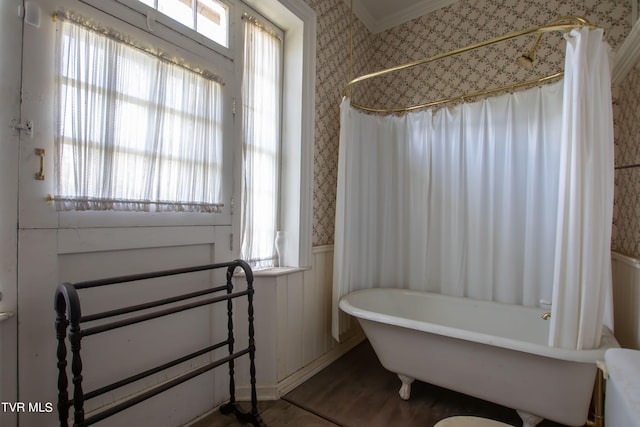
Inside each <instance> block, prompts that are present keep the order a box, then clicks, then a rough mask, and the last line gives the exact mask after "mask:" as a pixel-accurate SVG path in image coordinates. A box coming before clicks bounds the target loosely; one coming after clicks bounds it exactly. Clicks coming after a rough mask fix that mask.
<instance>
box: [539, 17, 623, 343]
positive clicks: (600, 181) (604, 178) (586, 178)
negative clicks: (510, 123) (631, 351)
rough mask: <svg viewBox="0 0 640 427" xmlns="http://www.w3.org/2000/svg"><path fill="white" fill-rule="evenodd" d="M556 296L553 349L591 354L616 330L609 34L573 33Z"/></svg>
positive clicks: (566, 98) (566, 93)
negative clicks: (605, 333)
mask: <svg viewBox="0 0 640 427" xmlns="http://www.w3.org/2000/svg"><path fill="white" fill-rule="evenodd" d="M566 39H567V52H566V60H565V87H564V108H563V113H562V115H563V123H562V134H561V135H562V153H561V162H560V183H559V184H560V191H559V199H558V200H559V206H558V210H559V212H558V229H557V241H556V249H555V254H556V255H555V256H556V260H555V271H554V276H553V282H554V293H553V307H552V315H551V335H550V341H549V344H550V345H553V346H557V347H564V348H577V349H589V348H594V347H597V346H598V345H599V343H600V337H601V329H602V324H603V323H604V324H605V325H607V326H609V327H610V328H611V329H613V308H612V297H611V252H610V248H611V222H612V216H613V186H614V183H613V176H614V173H613V172H614V160H613V113H612V107H611V77H610V69H609V54H610V49H609V45H608V44H607V43H606V42H605V41H604V38H603V31H602V30H595V31H589V30H587V29H581V30H573V31H571V33H570V34H568V35H567V36H566Z"/></svg>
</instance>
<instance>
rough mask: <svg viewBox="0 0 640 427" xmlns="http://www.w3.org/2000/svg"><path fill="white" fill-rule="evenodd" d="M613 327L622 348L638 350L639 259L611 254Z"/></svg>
mask: <svg viewBox="0 0 640 427" xmlns="http://www.w3.org/2000/svg"><path fill="white" fill-rule="evenodd" d="M611 269H612V273H613V312H614V320H613V327H614V330H615V336H616V339H617V340H618V342H619V343H620V345H621V346H622V347H625V348H635V349H640V259H638V258H635V257H630V256H627V255H623V254H621V253H618V252H611Z"/></svg>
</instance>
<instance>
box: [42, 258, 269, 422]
mask: <svg viewBox="0 0 640 427" xmlns="http://www.w3.org/2000/svg"><path fill="white" fill-rule="evenodd" d="M238 267H240V268H242V270H244V275H245V278H246V282H247V289H246V290H243V291H240V292H233V283H232V279H233V275H234V272H235V270H236V268H238ZM220 268H226V269H227V271H226V275H227V283H226V285H224V286H218V287H213V288H210V289H205V290H201V291H197V292H191V293H187V294H183V295H178V296H174V297H171V298H165V299H161V300H155V301H149V302H146V303H143V304H137V305H132V306H128V307H122V308H118V309H115V310H110V311H105V312H101V313H95V314H90V315H85V316H82V312H81V307H80V296H79V293H78V291H79V290H84V289H89V288H95V287H102V286H109V285H115V284H121V283H127V282H134V281H138V280H145V279H153V278H158V277H166V276H174V275H179V274H186V273H193V272H198V271H205V270H215V269H220ZM222 291H226V294H224V295H218V296H213V294H215V293H218V292H222ZM253 293H254V290H253V272H252V271H251V267H249V265H248V264H247V263H246V262H244V261H242V260H235V261H232V262H227V263H218V264H208V265H202V266H197V267H188V268H179V269H173V270H164V271H156V272H152V273H143V274H135V275H128V276H120V277H112V278H107V279H101V280H93V281H86V282H78V283H75V284H72V283H61V284H60V285H58V287H57V289H56V293H55V301H54V308H55V312H56V320H55V328H56V338H57V340H58V347H57V361H58V365H57V366H58V405H57V408H58V414H59V421H60V426H64V427H66V426H68V422H69V411H70V409H71V407H73V426H74V427H80V426H89V425H92V424H95V423H97V422H99V421H101V420H104V419H105V418H108V417H110V416H112V415H114V414H117V413H119V412H121V411H123V410H125V409H127V408H130V407H131V406H134V405H136V404H138V403H140V402H142V401H145V400H147V399H149V398H151V397H153V396H155V395H157V394H160V393H162V392H164V391H166V390H168V389H170V388H172V387H174V386H176V385H178V384H182V383H183V382H185V381H187V380H190V379H191V378H194V377H196V376H198V375H200V374H203V373H205V372H208V371H210V370H211V369H214V368H216V367H218V366H221V365H223V364H225V363H228V365H229V377H230V380H229V393H230V400H229V402H228V403H226V404H224V405H223V406H221V407H220V411H221V412H222V413H223V414H231V413H234V414H235V415H236V416H237V417H238V419H239V420H241V421H243V422H249V423H251V424H252V425H254V426H265V424H264V422H263V421H262V419H261V418H260V416H259V414H258V408H257V396H256V369H255V342H254V327H253V317H254V316H253ZM206 295H212V296H209V297H207V298H204V299H203V298H202V297H204V296H206ZM242 296H246V297H247V300H248V310H247V314H248V317H249V341H248V347H247V348H245V349H242V350H239V351H238V350H236V351H234V341H235V340H234V334H233V318H232V316H233V302H232V300H233V299H234V298H238V297H242ZM187 300H193V301H191V302H186V303H183V304H180V305H175V304H176V303H179V302H183V301H187ZM222 301H226V302H227V331H228V334H227V339H226V340H224V341H221V342H219V343H215V344H213V345H210V346H208V347H205V348H202V349H201V350H199V351H196V352H194V353H190V354H187V355H185V356H183V357H180V358H178V359H175V360H173V361H171V362H167V363H164V364H162V365H160V366H156V367H153V368H151V369H148V370H145V371H143V372H140V373H138V374H136V375H133V376H130V377H127V378H123V379H121V380H119V381H116V382H113V383H111V384H109V385H106V386H104V387H101V388H99V389H96V390H93V391H90V392H88V393H85V392H84V391H83V389H82V374H83V373H82V358H81V355H80V349H81V342H82V339H83V338H84V337H87V336H90V335H96V334H100V333H102V332H106V331H111V330H113V329H117V328H121V327H125V326H129V325H133V324H136V323H140V322H145V321H148V320H152V319H156V318H159V317H163V316H167V315H170V314H173V313H178V312H182V311H185V310H190V309H193V308H196V307H202V306H205V305H211V304H215V303H218V302H222ZM167 305H170V306H169V307H164V308H159V307H163V306H167ZM151 309H157V310H151ZM142 310H145V313H144V314H138V315H136V316H133V317H127V318H125V319H120V320H114V321H111V322H109V323H103V324H100V325H98V326H93V327H91V326H90V327H86V328H83V327H82V326H81V325H83V324H85V323H88V322H92V321H96V320H103V319H109V318H112V317H115V316H121V315H124V314H131V313H136V312H139V311H142ZM67 335H68V341H69V344H70V348H71V381H72V383H73V397H72V398H71V399H70V398H69V390H68V386H69V379H68V377H67V345H66V343H67ZM223 347H227V348H228V350H229V355H228V356H226V357H224V358H222V359H219V360H215V361H213V362H210V363H208V364H206V365H204V366H200V367H198V368H196V369H194V370H191V371H189V372H186V373H184V374H182V375H180V376H178V377H176V378H173V379H172V380H170V381H168V382H165V383H162V384H160V385H157V386H155V387H153V388H151V389H149V390H147V391H145V392H143V393H141V394H138V395H135V396H133V397H130V398H127V399H125V400H123V401H120V402H119V403H117V404H116V405H114V406H110V407H108V408H105V409H98V410H97V411H95V412H92V413H91V415H90V416H89V417H88V418H85V411H84V402H85V400H89V399H92V398H95V397H97V396H100V395H103V394H105V393H108V392H110V391H113V390H115V389H117V388H120V387H123V386H125V385H127V384H131V383H133V382H135V381H138V380H140V379H142V378H146V377H148V376H150V375H153V374H156V373H158V372H160V371H163V370H165V369H168V368H170V367H172V366H176V365H178V364H180V363H183V362H185V361H188V360H190V359H193V358H195V357H198V356H200V355H203V354H206V353H208V352H211V351H213V350H216V349H218V348H223ZM246 354H248V355H249V363H250V366H249V373H250V376H251V409H250V411H249V412H243V411H242V410H241V409H240V407H239V406H238V404H237V402H236V399H235V380H234V360H235V359H237V358H238V357H241V356H244V355H246Z"/></svg>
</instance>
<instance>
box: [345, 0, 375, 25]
mask: <svg viewBox="0 0 640 427" xmlns="http://www.w3.org/2000/svg"><path fill="white" fill-rule="evenodd" d="M351 1H352V0H344V2H345V3H346V5H347V7H348V8H349V9H351ZM353 14H354V15H355V16H357V17H358V19H359V20H360V21H361V22H362V23H363V24H364V26H365V27H367V30H369V31H370V32H371V33H373V32H374V31H373V30H374V28H376V19H375V18H374V17H373V15H372V14H371V13H370V12H369V9H367V7H366V6H365V5H364V4H363V3H362V0H353Z"/></svg>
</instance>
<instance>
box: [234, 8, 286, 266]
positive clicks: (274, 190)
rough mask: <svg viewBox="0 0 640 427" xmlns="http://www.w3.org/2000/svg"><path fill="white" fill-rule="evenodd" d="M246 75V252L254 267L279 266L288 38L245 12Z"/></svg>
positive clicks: (243, 213)
mask: <svg viewBox="0 0 640 427" xmlns="http://www.w3.org/2000/svg"><path fill="white" fill-rule="evenodd" d="M243 25H244V38H245V47H244V75H243V80H242V105H243V110H242V113H243V116H242V128H243V144H242V160H243V173H242V206H241V256H242V258H243V259H245V260H247V261H248V262H249V263H250V264H251V265H252V267H257V268H260V267H272V266H274V265H275V258H276V254H275V248H274V239H275V235H276V229H277V225H278V222H277V221H278V185H279V182H278V181H279V164H280V104H281V102H280V97H281V87H282V86H281V80H282V70H281V64H282V42H281V41H280V39H279V38H278V37H277V35H275V34H274V33H273V32H271V31H270V30H269V29H267V28H264V27H263V26H262V25H260V23H259V22H256V21H255V20H253V19H251V18H249V17H246V16H245V17H244V18H243Z"/></svg>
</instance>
